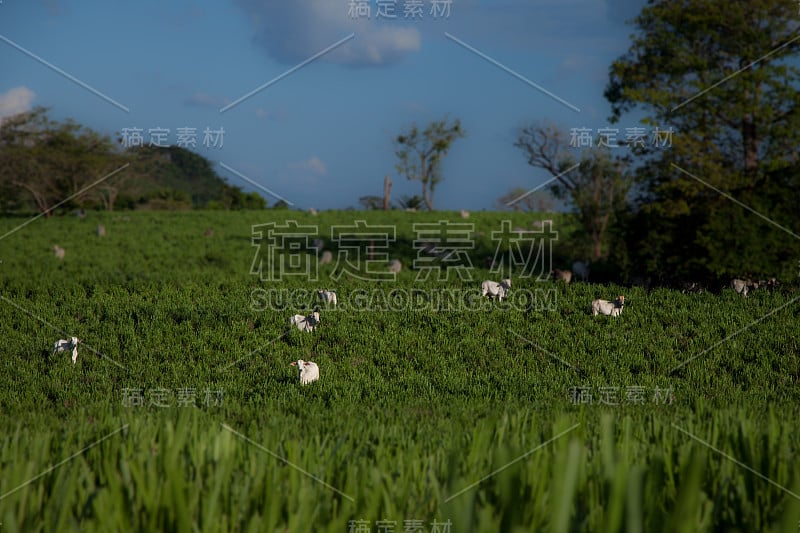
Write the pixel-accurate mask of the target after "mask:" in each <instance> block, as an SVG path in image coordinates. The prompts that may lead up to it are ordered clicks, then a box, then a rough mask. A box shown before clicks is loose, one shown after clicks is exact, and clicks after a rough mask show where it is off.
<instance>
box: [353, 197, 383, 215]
mask: <svg viewBox="0 0 800 533" xmlns="http://www.w3.org/2000/svg"><path fill="white" fill-rule="evenodd" d="M358 203H359V204H361V207H363V208H364V209H366V210H367V211H376V210H378V209H383V197H382V196H374V195H368V196H362V197H360V198H359V199H358Z"/></svg>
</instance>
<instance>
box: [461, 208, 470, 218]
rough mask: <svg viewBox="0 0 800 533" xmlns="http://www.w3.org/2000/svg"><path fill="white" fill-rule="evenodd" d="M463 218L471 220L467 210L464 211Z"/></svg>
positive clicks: (462, 211) (462, 212)
mask: <svg viewBox="0 0 800 533" xmlns="http://www.w3.org/2000/svg"><path fill="white" fill-rule="evenodd" d="M461 218H469V211H467V210H466V209H462V210H461Z"/></svg>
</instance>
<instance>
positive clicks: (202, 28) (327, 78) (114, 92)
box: [0, 0, 645, 210]
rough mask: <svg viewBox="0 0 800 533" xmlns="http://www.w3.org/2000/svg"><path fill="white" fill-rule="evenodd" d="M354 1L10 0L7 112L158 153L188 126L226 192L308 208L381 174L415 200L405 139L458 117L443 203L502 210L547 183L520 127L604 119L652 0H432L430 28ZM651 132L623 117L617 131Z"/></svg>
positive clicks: (0, 54) (351, 199)
mask: <svg viewBox="0 0 800 533" xmlns="http://www.w3.org/2000/svg"><path fill="white" fill-rule="evenodd" d="M351 3H353V2H351V0H313V1H312V0H298V1H286V0H275V1H256V0H217V1H214V2H211V1H196V2H185V1H179V0H173V1H170V2H155V1H148V0H140V1H137V2H129V1H125V2H123V1H120V0H106V1H103V2H100V1H85V2H80V3H78V2H59V1H58V0H34V1H30V0H27V1H22V0H3V1H2V3H0V36H2V41H0V65H2V68H1V69H0V71H2V76H0V117H1V116H3V115H8V114H12V113H14V112H19V111H24V110H26V109H29V108H31V107H32V106H36V105H42V106H46V107H50V108H51V116H52V117H54V118H56V119H66V118H73V119H75V120H76V121H78V122H80V123H81V124H84V125H86V126H88V127H91V128H93V129H95V130H97V131H100V132H102V133H106V134H109V135H113V136H115V137H116V136H117V133H118V132H121V131H122V130H123V129H125V128H128V129H130V128H141V129H142V130H144V131H143V136H144V140H145V142H148V141H149V139H150V137H149V135H148V130H150V129H153V128H166V129H169V130H170V132H169V133H168V135H167V142H169V143H170V144H175V143H176V142H177V129H178V128H195V132H196V134H197V138H196V142H197V148H196V150H195V151H197V152H198V153H199V154H201V155H203V156H205V157H207V158H209V159H210V160H211V161H212V162H214V164H215V169H216V170H217V172H218V174H219V175H220V176H222V177H224V178H226V179H227V180H228V181H229V182H230V183H232V184H234V185H239V186H242V187H243V188H244V189H245V190H257V191H259V192H260V193H261V194H263V195H264V196H266V197H267V198H268V200H269V202H270V204H272V203H273V202H274V201H275V198H273V197H270V196H269V195H267V194H266V193H265V192H264V191H263V189H259V188H256V187H254V186H253V185H251V184H250V183H248V182H247V181H246V180H244V179H242V178H241V177H239V176H237V175H235V174H233V173H231V172H230V171H228V170H227V169H226V168H224V167H223V166H222V165H223V164H224V165H226V166H227V167H230V168H232V169H234V170H235V171H237V172H239V173H241V174H242V175H244V176H246V177H247V178H248V179H250V180H252V181H254V182H257V183H258V184H260V185H261V186H263V187H265V188H267V189H269V190H271V191H273V192H275V193H276V194H278V195H280V196H281V197H283V198H285V199H287V200H288V201H290V202H291V203H292V204H294V205H295V206H296V207H298V208H309V207H314V208H317V209H332V208H344V207H348V206H356V207H357V206H359V204H358V198H359V197H360V196H363V195H367V194H374V195H380V194H382V185H383V178H384V176H385V175H386V174H389V175H390V176H392V179H393V181H394V188H393V196H394V197H395V198H397V197H398V196H400V195H411V194H419V192H420V185H419V183H418V182H409V181H407V180H406V179H405V178H404V177H402V176H399V175H397V173H396V171H395V169H394V165H395V156H394V147H393V144H392V139H393V138H394V137H395V136H396V135H397V134H398V133H400V132H401V131H403V130H405V129H408V127H410V126H411V124H413V123H417V124H418V125H420V126H424V125H426V124H427V123H428V122H430V121H432V120H438V119H441V118H444V117H445V116H447V117H449V118H451V119H452V118H459V119H460V120H461V121H462V125H463V127H464V128H465V130H466V132H467V137H465V138H464V139H460V140H458V141H456V143H455V144H454V145H453V148H452V149H451V151H450V153H449V155H448V157H447V159H446V160H445V162H444V166H443V171H444V178H445V179H444V181H443V182H442V183H441V184H440V185H439V186H438V188H437V189H436V192H435V197H434V200H435V207H436V208H437V209H472V210H479V209H493V208H494V206H495V204H496V199H497V198H498V197H499V196H501V195H503V194H505V193H506V192H508V191H509V190H510V189H511V188H512V187H524V188H526V189H528V188H533V187H536V186H537V185H539V184H541V183H543V182H544V181H546V180H547V179H549V178H550V176H549V175H547V174H546V173H545V172H544V171H541V170H538V169H534V168H533V167H530V166H529V165H528V164H527V162H526V158H525V156H524V154H523V153H522V152H521V151H520V150H519V149H518V148H515V147H514V146H513V143H514V141H515V139H516V137H517V133H518V131H519V129H520V128H521V127H523V126H525V125H527V124H530V123H531V122H533V121H549V122H554V123H556V124H557V125H559V126H560V127H562V128H564V129H565V130H569V129H570V128H580V127H584V128H591V129H592V130H597V129H598V128H602V127H606V126H608V125H609V124H608V122H607V118H608V116H609V106H608V104H607V102H606V101H605V99H604V98H603V89H604V87H605V84H606V82H607V73H608V67H609V65H610V63H611V62H612V61H613V60H614V59H616V58H617V57H619V56H620V55H621V54H623V53H625V51H626V50H627V49H628V47H629V45H630V38H629V36H630V34H631V33H632V31H633V28H632V27H631V26H629V25H626V24H625V21H626V20H628V19H630V18H632V17H634V16H635V15H636V14H637V13H638V11H639V10H640V9H641V7H642V6H643V4H644V3H645V2H644V0H640V1H635V0H543V1H536V2H531V1H529V2H522V1H497V2H494V1H492V2H489V1H476V0H461V1H459V0H453V1H452V3H451V5H450V7H449V9H450V11H449V14H440V15H439V16H437V17H433V16H432V15H431V9H432V8H433V3H434V0H423V1H422V2H419V4H420V5H421V7H422V10H423V16H422V19H421V20H420V19H419V18H418V17H417V18H413V19H412V18H408V17H405V16H404V10H405V9H406V8H407V7H408V6H406V4H409V3H413V2H409V1H408V0H406V1H404V0H398V1H397V2H383V3H384V4H385V5H394V6H395V7H394V14H395V16H396V18H394V19H390V18H386V17H381V18H378V17H377V15H378V13H377V12H378V10H379V9H380V6H379V5H378V4H379V3H381V2H378V1H376V0H370V1H369V2H362V3H364V4H368V5H369V8H370V16H369V17H365V16H351V15H357V14H355V13H350V9H351V6H350V4H351ZM440 7H444V4H442V5H441V6H440ZM446 33H447V34H449V35H451V36H452V37H454V38H455V39H458V40H459V41H461V42H463V43H465V44H467V45H469V46H471V47H473V48H474V49H476V50H478V51H480V52H481V53H482V54H485V55H486V56H488V57H490V58H492V59H493V60H495V61H497V62H499V63H502V64H503V65H505V66H507V67H508V68H510V69H512V70H513V71H515V72H516V73H518V74H519V75H521V76H524V77H525V78H527V79H528V80H530V81H532V82H534V83H535V84H537V85H539V86H540V87H542V88H544V89H546V90H547V91H549V92H550V93H552V94H553V95H555V96H557V97H558V98H559V99H561V100H563V101H564V102H566V103H568V104H569V105H566V104H565V103H563V102H560V101H558V100H557V99H556V98H553V97H552V96H549V95H547V94H545V93H543V92H541V91H540V90H537V89H536V88H534V87H532V86H530V85H528V84H526V83H524V82H523V81H520V80H519V79H517V78H515V77H514V76H513V75H511V74H509V73H507V72H504V71H503V70H502V69H500V68H498V67H497V66H495V65H493V64H491V63H490V62H489V61H487V60H485V59H483V58H481V57H479V56H478V55H476V54H475V53H473V52H472V51H470V50H468V49H466V48H465V47H463V46H462V45H460V44H458V43H457V42H456V41H455V40H454V39H451V38H448V36H447V35H445V34H446ZM351 34H353V35H354V36H353V37H352V38H351V39H349V40H347V41H346V42H344V43H343V44H341V45H340V46H338V47H336V48H334V49H332V50H331V51H330V52H328V53H326V54H324V55H322V56H320V57H318V58H317V59H315V60H313V61H311V62H309V63H307V64H306V65H305V66H303V67H302V68H299V69H296V70H295V71H294V72H291V73H290V74H288V75H286V76H285V77H283V78H282V79H280V80H279V81H276V82H275V83H274V84H272V85H271V86H269V87H267V88H266V89H263V90H261V91H259V92H257V93H256V94H254V95H252V96H251V97H249V98H246V99H244V100H242V101H241V102H239V103H237V104H236V105H234V106H232V107H229V108H227V109H226V110H225V111H224V112H221V109H222V108H223V107H225V106H228V105H229V104H231V103H233V102H235V101H237V100H238V99H240V98H241V97H242V96H244V95H246V94H248V93H250V92H251V91H253V90H254V89H257V88H258V87H260V86H262V85H264V84H265V83H267V82H268V81H270V80H273V79H275V78H276V77H278V76H281V75H282V74H284V73H286V72H287V71H288V70H290V69H292V68H293V67H295V66H296V65H298V64H299V63H301V62H303V61H306V60H307V59H308V58H310V57H311V56H313V55H315V54H317V53H319V52H320V51H322V50H324V49H326V48H328V47H330V46H331V45H333V44H334V43H337V42H338V41H341V40H342V39H344V38H346V37H348V36H349V35H351ZM21 49H23V50H21ZM29 54H35V55H36V56H38V57H39V58H41V59H42V60H44V61H47V62H48V63H50V64H51V65H53V66H54V67H56V68H58V69H60V70H62V71H63V72H65V73H67V74H69V75H71V76H73V77H74V78H76V79H77V80H79V81H80V82H81V83H82V84H85V85H87V86H89V87H91V88H92V89H94V90H95V91H97V92H99V93H102V95H104V96H105V97H106V98H103V97H101V96H99V95H98V94H96V93H95V92H93V91H91V90H89V89H87V88H86V87H84V86H81V85H79V84H78V83H76V82H74V81H72V80H70V79H68V78H67V77H66V76H64V75H62V74H60V73H58V72H56V71H54V70H53V69H52V68H50V67H48V66H46V65H44V64H42V63H41V62H40V61H37V60H36V59H34V58H32V57H31V56H30V55H29ZM109 100H113V102H116V103H117V104H119V105H115V104H114V103H112V102H110V101H109ZM120 106H121V107H125V108H127V110H128V111H125V110H123V109H121V108H120ZM570 106H574V107H576V108H578V109H579V110H580V111H576V110H574V109H573V108H571V107H570ZM638 125H639V124H638V123H637V122H636V120H635V119H634V118H633V117H624V118H623V121H622V122H621V123H620V124H618V125H617V126H616V127H618V128H620V129H621V131H622V129H623V128H626V127H635V126H638ZM206 128H209V129H211V130H219V129H224V132H225V133H224V134H223V136H222V146H221V147H219V146H210V147H207V146H203V137H204V135H203V131H204V130H205V129H206ZM622 137H624V135H623V134H622V133H621V134H620V138H622Z"/></svg>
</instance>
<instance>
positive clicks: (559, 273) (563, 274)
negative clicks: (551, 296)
mask: <svg viewBox="0 0 800 533" xmlns="http://www.w3.org/2000/svg"><path fill="white" fill-rule="evenodd" d="M552 274H553V279H554V280H556V281H563V282H564V283H566V284H567V285H569V282H570V281H572V272H571V271H569V270H559V269H557V268H556V269H554V270H553V272H552Z"/></svg>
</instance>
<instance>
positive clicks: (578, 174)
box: [514, 124, 632, 261]
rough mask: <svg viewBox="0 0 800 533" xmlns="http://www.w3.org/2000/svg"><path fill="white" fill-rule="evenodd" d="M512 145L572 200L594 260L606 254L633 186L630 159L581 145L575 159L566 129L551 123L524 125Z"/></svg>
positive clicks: (554, 189) (561, 197)
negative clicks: (616, 222)
mask: <svg viewBox="0 0 800 533" xmlns="http://www.w3.org/2000/svg"><path fill="white" fill-rule="evenodd" d="M514 146H516V147H517V148H520V149H521V150H522V151H523V152H524V153H525V155H526V156H527V157H528V164H530V165H531V166H534V167H538V168H542V169H544V170H546V171H547V172H549V173H550V174H551V175H552V176H553V178H554V181H553V185H551V186H550V187H549V189H550V192H551V193H552V194H553V196H555V198H556V199H559V200H566V201H568V202H569V203H570V204H571V205H572V207H573V209H574V211H575V214H576V216H577V218H578V221H579V223H580V225H581V227H582V228H583V229H584V231H585V233H586V236H587V237H588V243H589V248H590V255H591V257H592V260H594V261H597V260H598V259H601V258H603V257H605V256H606V254H607V252H608V248H607V246H606V244H607V237H608V234H609V230H610V229H611V227H612V226H613V224H614V223H615V221H616V219H617V217H618V216H620V214H621V213H622V212H624V210H625V208H626V197H627V195H628V191H629V190H630V188H631V185H632V179H631V176H630V174H629V173H628V172H627V164H628V161H627V160H626V159H624V158H620V157H617V158H614V157H612V156H611V154H610V152H609V149H608V148H604V147H596V148H591V149H583V150H582V151H581V153H580V157H579V159H576V157H575V156H573V154H571V153H570V151H569V150H568V148H567V147H568V143H567V140H566V136H565V134H564V133H563V132H562V131H561V130H559V129H558V128H557V127H555V126H553V125H537V124H533V125H530V126H528V127H526V128H525V129H523V130H522V132H521V133H520V135H519V137H518V139H517V141H516V143H515V144H514Z"/></svg>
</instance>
